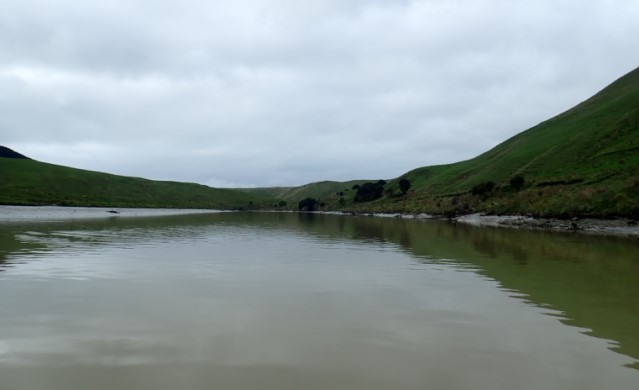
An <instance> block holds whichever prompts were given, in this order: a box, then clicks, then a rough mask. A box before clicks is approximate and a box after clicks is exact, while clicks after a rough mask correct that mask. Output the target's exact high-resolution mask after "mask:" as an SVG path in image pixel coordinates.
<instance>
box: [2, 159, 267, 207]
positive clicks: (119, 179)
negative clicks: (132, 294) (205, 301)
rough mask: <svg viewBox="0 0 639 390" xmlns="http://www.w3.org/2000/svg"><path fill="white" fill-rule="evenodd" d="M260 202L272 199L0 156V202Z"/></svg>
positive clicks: (114, 204) (175, 204) (252, 204)
mask: <svg viewBox="0 0 639 390" xmlns="http://www.w3.org/2000/svg"><path fill="white" fill-rule="evenodd" d="M264 203H266V204H269V205H270V204H271V203H272V201H270V202H267V201H265V200H264V199H263V198H261V197H258V196H256V195H253V194H248V193H245V192H240V191H235V190H230V189H217V188H211V187H207V186H203V185H199V184H192V183H176V182H167V181H153V180H146V179H140V178H133V177H124V176H116V175H110V174H106V173H100V172H92V171H86V170H81V169H74V168H68V167H63V166H59V165H52V164H46V163H42V162H39V161H34V160H28V159H15V158H1V157H0V204H14V205H66V206H110V207H183V208H216V209H233V208H257V207H260V206H261V205H263V204H264Z"/></svg>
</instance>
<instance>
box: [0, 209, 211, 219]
mask: <svg viewBox="0 0 639 390" xmlns="http://www.w3.org/2000/svg"><path fill="white" fill-rule="evenodd" d="M219 212H221V211H219V210H200V209H149V208H106V207H62V206H0V223H3V222H24V221H30V222H49V221H59V220H69V219H101V218H121V217H125V218H126V217H153V216H164V215H181V214H202V213H219Z"/></svg>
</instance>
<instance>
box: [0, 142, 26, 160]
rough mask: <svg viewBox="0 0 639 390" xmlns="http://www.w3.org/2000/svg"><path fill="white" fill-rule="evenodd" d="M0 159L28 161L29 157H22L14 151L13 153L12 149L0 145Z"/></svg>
mask: <svg viewBox="0 0 639 390" xmlns="http://www.w3.org/2000/svg"><path fill="white" fill-rule="evenodd" d="M0 157H4V158H19V159H25V160H30V158H29V157H27V156H25V155H22V154H20V153H18V152H16V151H14V150H13V149H9V148H7V147H6V146H2V145H0Z"/></svg>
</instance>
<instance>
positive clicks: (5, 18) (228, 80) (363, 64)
mask: <svg viewBox="0 0 639 390" xmlns="http://www.w3.org/2000/svg"><path fill="white" fill-rule="evenodd" d="M0 9H1V12H0V145H5V146H8V147H10V148H12V149H14V150H16V151H18V152H21V153H23V154H26V155H28V156H30V157H32V158H34V159H37V160H40V161H45V162H51V163H55V164H61V165H67V166H73V167H77V168H84V169H91V170H98V171H105V172H110V173H116V174H121V175H128V176H140V177H147V178H151V179H163V180H164V179H167V180H177V181H191V182H198V183H202V184H208V185H211V186H221V187H235V186H242V187H246V186H282V185H300V184H304V183H307V182H313V181H318V180H349V179H357V178H370V179H378V178H385V179H387V178H393V177H397V176H399V175H401V174H402V173H404V172H406V171H408V170H410V169H413V168H416V167H419V166H424V165H434V164H443V163H450V162H455V161H459V160H463V159H468V158H471V157H474V156H475V155H477V154H480V153H481V152H483V151H486V150H487V149H489V148H491V147H493V146H495V145H497V144H498V143H500V142H502V141H504V140H505V139H507V138H509V137H511V136H513V135H515V134H516V133H519V132H521V131H523V130H525V129H527V128H529V127H531V126H533V125H535V124H537V123H539V122H541V121H543V120H545V119H548V118H549V117H551V116H554V115H556V114H558V113H560V112H562V111H564V110H566V109H568V108H570V107H572V106H574V105H575V104H577V103H579V102H580V101H582V100H584V99H586V98H588V97H589V96H591V95H592V94H594V93H596V92H597V91H598V90H600V89H601V88H603V87H604V86H606V85H607V84H609V83H610V82H612V81H613V80H614V79H616V78H618V77H620V76H622V75H623V74H625V73H627V72H628V71H630V70H632V69H634V68H636V67H637V66H639V43H638V42H639V1H637V0H535V1H530V0H421V1H408V0H386V1H382V0H368V1H366V0H312V1H311V0H308V1H302V0H179V1H173V0H122V1H120V0H109V1H102V2H98V1H80V0H55V1H52V0H0Z"/></svg>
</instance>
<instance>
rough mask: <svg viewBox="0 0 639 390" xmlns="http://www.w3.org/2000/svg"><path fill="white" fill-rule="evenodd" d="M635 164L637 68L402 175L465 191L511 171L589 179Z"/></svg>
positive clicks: (539, 177)
mask: <svg viewBox="0 0 639 390" xmlns="http://www.w3.org/2000/svg"><path fill="white" fill-rule="evenodd" d="M638 165H639V68H638V69H635V70H634V71H632V72H630V73H629V74H627V75H625V76H623V77H622V78H620V79H618V80H617V81H615V82H614V83H612V84H611V85H610V86H608V87H607V88H605V89H604V90H602V91H601V92H599V93H598V94H596V95H595V96H593V97H592V98H590V99H588V100H586V101H585V102H583V103H581V104H579V105H577V106H576V107H574V108H572V109H570V110H568V111H566V112H564V113H562V114H560V115H558V116H556V117H554V118H552V119H550V120H548V121H545V122H543V123H541V124H539V125H537V126H535V127H533V128H531V129H529V130H526V131H524V132H522V133H520V134H518V135H516V136H514V137H512V138H510V139H509V140H507V141H505V142H503V143H502V144H500V145H498V146H496V147H495V148H493V149H491V150H489V151H488V152H486V153H484V154H482V155H480V156H477V157H475V158H473V159H471V160H468V161H463V162H460V163H456V164H450V165H444V166H435V167H424V168H418V169H416V170H414V171H411V172H408V173H406V174H405V175H402V176H407V177H410V178H412V179H413V181H414V185H415V188H416V189H419V190H422V191H425V192H428V193H432V194H443V193H454V192H459V191H467V190H469V189H470V188H472V187H473V186H475V185H477V184H479V183H481V182H483V181H488V180H491V181H494V182H496V183H498V184H499V183H501V184H505V183H507V182H508V179H509V178H510V177H512V176H514V175H516V174H520V175H523V176H524V177H525V178H526V179H527V181H528V182H529V184H537V185H538V184H542V183H544V182H559V181H581V182H585V183H593V182H596V181H601V180H606V179H608V178H611V177H615V176H618V175H625V174H627V173H633V172H634V173H635V174H636V168H637V166H638Z"/></svg>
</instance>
